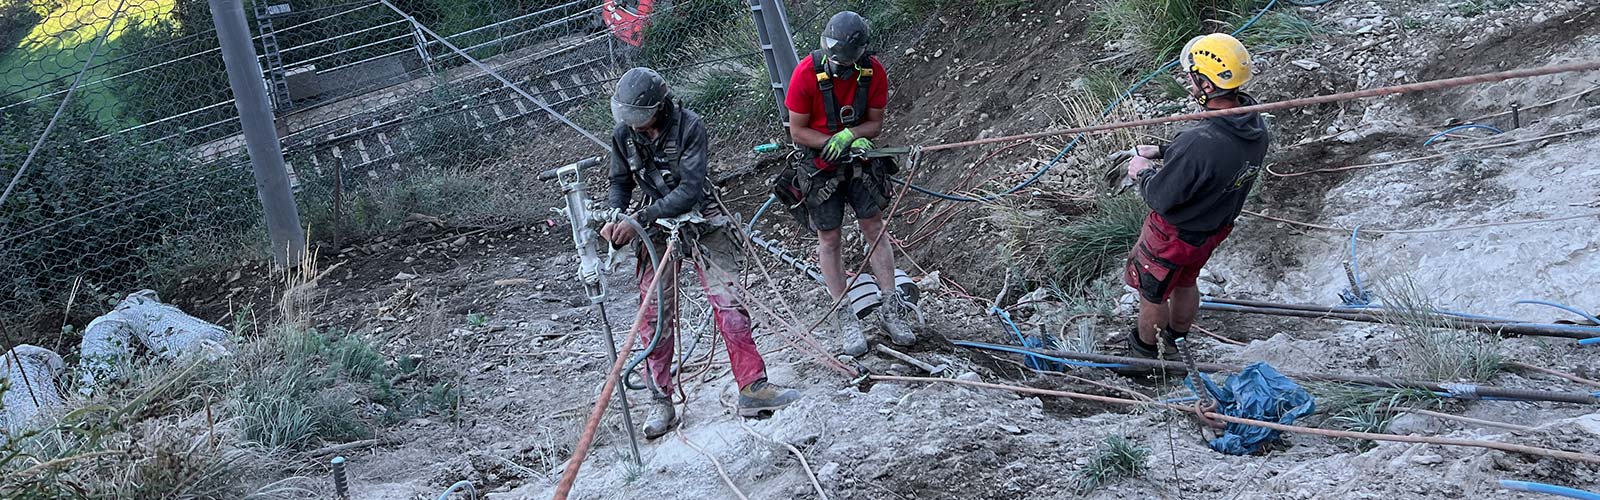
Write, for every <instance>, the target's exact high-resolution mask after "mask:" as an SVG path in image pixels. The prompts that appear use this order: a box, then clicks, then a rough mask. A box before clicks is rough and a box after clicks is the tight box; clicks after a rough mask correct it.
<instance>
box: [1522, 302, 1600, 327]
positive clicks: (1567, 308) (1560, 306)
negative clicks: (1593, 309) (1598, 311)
mask: <svg viewBox="0 0 1600 500" xmlns="http://www.w3.org/2000/svg"><path fill="white" fill-rule="evenodd" d="M1512 304H1533V305H1540V306H1548V307H1554V308H1556V309H1560V310H1563V311H1566V312H1569V313H1572V314H1576V315H1579V316H1582V317H1583V319H1586V320H1589V321H1592V322H1594V324H1596V325H1600V318H1597V317H1595V315H1593V314H1589V313H1588V312H1586V311H1584V310H1582V309H1578V308H1576V307H1572V306H1569V305H1566V304H1562V303H1559V302H1551V301H1548V300H1529V299H1523V300H1519V301H1516V302H1512Z"/></svg>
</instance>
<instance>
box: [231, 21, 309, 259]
mask: <svg viewBox="0 0 1600 500" xmlns="http://www.w3.org/2000/svg"><path fill="white" fill-rule="evenodd" d="M209 2H210V4H211V18H212V20H213V21H215V22H216V26H217V41H218V42H219V43H220V44H221V46H222V62H223V64H224V65H226V66H227V68H228V85H229V87H231V88H232V89H233V105H234V107H235V108H238V110H239V126H240V129H242V130H243V134H244V141H245V148H246V149H247V150H248V151H249V153H250V166H251V169H252V171H253V172H254V173H255V178H256V196H257V197H258V198H260V199H261V208H262V213H263V215H264V217H265V218H266V222H267V234H268V236H270V237H271V239H272V257H273V260H274V262H276V263H277V264H278V266H280V267H284V268H287V267H288V266H289V265H290V264H291V263H292V262H298V261H299V259H300V253H301V251H302V250H303V249H304V248H305V242H306V237H305V233H303V232H301V230H300V214H299V212H298V211H297V210H296V208H295V204H294V195H293V194H292V193H291V192H290V190H289V189H290V188H289V172H288V170H287V169H286V168H285V167H284V162H283V147H282V145H281V144H279V142H278V131H277V130H276V129H275V128H273V125H272V107H271V105H270V104H269V103H268V102H267V91H266V90H267V89H266V86H265V82H264V81H263V80H262V78H261V66H259V65H257V64H256V53H255V52H256V51H255V46H254V45H253V44H252V43H250V27H249V26H248V25H246V24H245V20H244V4H243V2H242V0H209Z"/></svg>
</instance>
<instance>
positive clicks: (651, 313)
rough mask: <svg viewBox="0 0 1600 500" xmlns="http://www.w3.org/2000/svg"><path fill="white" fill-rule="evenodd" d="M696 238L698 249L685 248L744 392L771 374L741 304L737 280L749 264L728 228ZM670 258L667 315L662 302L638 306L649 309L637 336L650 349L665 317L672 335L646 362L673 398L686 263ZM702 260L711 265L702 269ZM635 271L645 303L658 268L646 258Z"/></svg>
mask: <svg viewBox="0 0 1600 500" xmlns="http://www.w3.org/2000/svg"><path fill="white" fill-rule="evenodd" d="M697 239H698V241H696V242H693V243H694V244H693V245H685V246H686V247H688V251H690V252H697V254H696V255H695V256H696V257H698V259H697V260H696V261H695V264H694V267H695V275H696V276H698V277H699V278H700V286H701V287H703V288H704V289H705V293H706V300H707V301H709V302H710V303H711V308H712V318H713V321H714V322H715V323H716V328H717V332H718V333H720V334H722V340H723V343H724V344H726V345H727V346H728V360H729V361H730V362H731V363H732V365H733V379H734V381H735V382H738V384H739V387H740V388H744V387H745V386H747V385H750V384H751V383H753V382H755V381H757V380H761V379H762V378H763V377H766V376H767V364H766V362H765V361H764V360H762V359H761V353H760V352H757V351H756V342H755V338H754V337H753V336H752V330H751V327H752V324H751V322H750V312H749V311H748V310H746V309H745V308H744V306H742V305H740V304H739V296H738V293H737V292H738V286H739V285H738V279H739V272H740V271H739V270H740V269H742V268H743V267H742V266H743V264H744V253H743V251H742V247H740V246H738V243H737V242H736V241H734V240H733V239H732V237H731V235H728V234H727V230H716V231H712V232H710V233H708V234H705V235H702V236H700V237H699V238H697ZM656 248H661V249H665V248H666V243H665V241H660V242H658V243H657V244H656ZM641 253H642V250H641ZM667 260H668V262H667V263H665V265H666V266H668V267H667V270H666V272H665V273H663V274H662V275H661V279H664V280H667V281H666V282H665V283H663V287H664V290H663V294H664V295H663V296H662V297H661V299H662V300H661V301H660V302H659V303H660V304H665V305H666V307H665V311H664V312H663V311H660V310H658V307H657V304H658V302H657V301H654V300H652V301H650V303H648V304H640V305H639V307H642V308H644V316H643V318H644V320H643V321H641V322H640V323H639V332H638V333H639V341H640V342H641V345H645V346H648V345H650V339H651V338H652V337H654V335H655V326H656V317H657V316H658V315H660V316H661V320H662V323H663V325H665V326H666V330H667V332H668V333H667V335H666V336H665V337H662V338H661V342H660V343H658V344H656V347H655V350H653V351H650V354H649V356H648V357H647V358H646V360H645V363H646V365H647V366H648V367H649V368H650V373H649V374H650V376H651V377H652V378H653V379H654V381H655V385H656V387H659V388H660V389H661V391H662V393H664V394H672V358H673V353H674V352H675V351H676V349H675V348H674V343H675V342H674V340H675V337H676V336H675V335H673V334H672V333H673V332H675V330H676V329H675V328H674V326H673V325H675V324H676V323H677V321H676V320H677V316H678V311H677V303H678V300H677V298H678V272H679V270H680V269H682V266H683V260H682V259H681V258H679V257H677V256H672V257H669V258H668V259H667ZM701 261H703V262H705V263H706V265H705V266H702V265H700V262H701ZM635 270H636V273H637V276H638V278H639V298H640V299H641V300H643V298H644V295H645V292H646V291H647V290H649V289H651V288H652V287H654V286H655V269H653V268H652V267H651V266H650V258H649V257H648V256H645V255H641V256H640V258H639V265H638V266H637V268H636V269H635Z"/></svg>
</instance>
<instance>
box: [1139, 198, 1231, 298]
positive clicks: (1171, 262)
mask: <svg viewBox="0 0 1600 500" xmlns="http://www.w3.org/2000/svg"><path fill="white" fill-rule="evenodd" d="M1231 232H1233V225H1231V224H1230V225H1227V226H1223V227H1222V229H1219V230H1217V231H1216V232H1213V233H1210V234H1193V233H1189V232H1183V234H1179V233H1180V230H1179V229H1178V228H1176V227H1173V225H1172V224H1169V223H1167V221H1166V219H1162V218H1161V216H1160V215H1157V214H1156V213H1155V212H1151V213H1150V215H1148V216H1146V217H1145V219H1144V227H1143V228H1142V229H1140V230H1139V242H1138V243H1137V244H1135V245H1134V246H1133V251H1132V252H1129V254H1128V265H1127V268H1126V269H1124V271H1123V273H1122V282H1123V283H1127V285H1128V286H1131V287H1133V288H1136V289H1138V290H1139V295H1140V296H1141V297H1143V298H1144V300H1145V301H1146V302H1153V303H1157V304H1160V303H1164V302H1166V301H1167V299H1168V298H1169V297H1172V291H1173V290H1176V289H1179V288H1193V287H1194V286H1195V285H1196V280H1197V279H1198V278H1199V277H1200V268H1201V267H1202V266H1205V264H1206V261H1208V260H1210V259H1211V253H1212V252H1214V251H1216V249H1217V245H1220V244H1222V240H1224V239H1227V237H1228V234H1229V233H1231Z"/></svg>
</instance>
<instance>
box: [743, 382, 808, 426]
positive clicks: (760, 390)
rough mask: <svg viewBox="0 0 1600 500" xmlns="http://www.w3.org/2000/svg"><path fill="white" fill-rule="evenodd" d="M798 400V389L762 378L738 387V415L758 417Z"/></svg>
mask: <svg viewBox="0 0 1600 500" xmlns="http://www.w3.org/2000/svg"><path fill="white" fill-rule="evenodd" d="M799 400H800V391H797V390H794V389H790V388H788V387H784V386H781V385H778V384H774V383H772V382H768V381H767V379H765V378H763V379H761V380H757V381H755V382H751V383H750V385H747V386H744V388H743V389H739V416H741V417H759V416H761V415H762V414H763V413H768V414H770V413H772V412H773V411H775V410H777V409H779V408H783V407H785V406H788V405H789V403H793V402H795V401H799Z"/></svg>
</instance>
